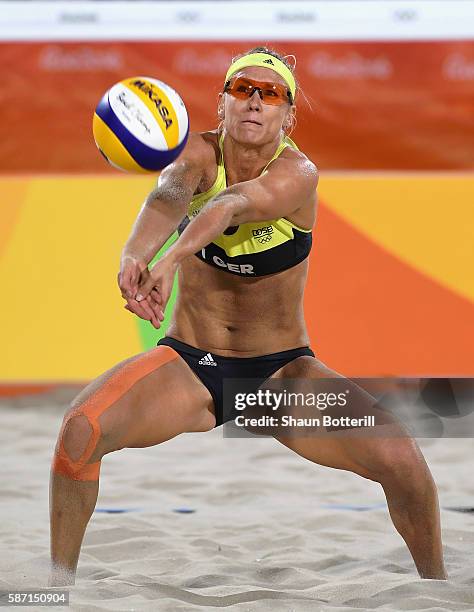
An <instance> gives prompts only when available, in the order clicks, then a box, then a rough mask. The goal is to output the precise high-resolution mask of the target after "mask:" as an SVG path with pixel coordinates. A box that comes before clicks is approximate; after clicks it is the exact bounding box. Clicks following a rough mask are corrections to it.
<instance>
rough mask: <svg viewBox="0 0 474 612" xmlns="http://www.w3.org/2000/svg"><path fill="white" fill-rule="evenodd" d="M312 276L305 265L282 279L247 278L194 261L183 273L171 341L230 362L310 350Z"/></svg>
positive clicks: (283, 274)
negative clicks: (307, 309) (306, 305)
mask: <svg viewBox="0 0 474 612" xmlns="http://www.w3.org/2000/svg"><path fill="white" fill-rule="evenodd" d="M307 271H308V261H307V260H305V261H303V262H301V263H300V264H298V265H296V266H295V267H293V268H290V269H288V270H285V271H283V272H279V273H278V274H272V275H269V276H263V277H260V278H242V277H239V276H237V275H234V274H229V273H228V272H224V271H220V270H216V269H215V268H213V267H211V266H209V265H208V264H206V263H204V262H202V261H200V260H199V259H198V258H197V257H189V258H188V259H187V260H186V261H184V262H183V264H182V265H181V267H180V269H179V272H178V278H179V292H178V299H177V301H176V305H175V309H174V312H173V318H172V322H171V325H170V327H169V328H168V331H167V335H168V336H172V337H173V338H176V339H177V340H180V341H181V342H185V343H186V344H190V345H192V346H195V347H197V348H200V349H202V350H205V351H210V352H214V353H216V354H219V355H224V356H228V357H254V356H257V355H266V354H269V353H278V352H280V351H285V350H289V349H293V348H297V347H300V346H308V345H309V338H308V335H307V331H306V325H305V321H304V313H303V293H304V287H305V282H306V276H307Z"/></svg>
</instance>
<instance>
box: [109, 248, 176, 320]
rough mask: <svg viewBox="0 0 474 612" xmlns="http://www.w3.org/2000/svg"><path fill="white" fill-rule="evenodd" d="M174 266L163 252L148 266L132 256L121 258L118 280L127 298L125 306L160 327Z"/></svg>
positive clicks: (123, 294)
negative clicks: (161, 255) (154, 262)
mask: <svg viewBox="0 0 474 612" xmlns="http://www.w3.org/2000/svg"><path fill="white" fill-rule="evenodd" d="M176 269H177V264H176V263H175V262H174V261H173V260H172V259H171V258H169V257H166V255H164V256H163V257H162V258H161V259H160V260H159V261H158V262H157V263H156V264H155V265H154V266H153V268H151V270H148V266H147V265H146V264H144V263H143V262H140V261H138V260H137V259H135V258H133V257H129V256H126V257H124V258H122V262H121V266H120V272H119V274H118V284H119V287H120V291H121V293H122V297H123V298H124V300H126V302H127V303H126V304H125V306H124V308H125V309H126V310H128V311H129V312H132V313H134V314H136V315H137V316H138V317H140V318H141V319H144V320H145V321H150V323H151V324H152V325H153V327H155V328H156V329H159V328H160V327H161V324H162V322H163V320H164V318H165V315H164V312H165V308H166V304H167V303H168V300H169V297H170V295H171V290H172V288H173V280H174V275H175V272H176Z"/></svg>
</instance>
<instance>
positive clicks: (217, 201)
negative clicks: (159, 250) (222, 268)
mask: <svg viewBox="0 0 474 612" xmlns="http://www.w3.org/2000/svg"><path fill="white" fill-rule="evenodd" d="M240 199H241V196H236V195H234V194H233V195H230V194H229V195H218V196H216V198H214V199H213V200H212V201H211V202H209V204H207V205H206V206H205V207H204V208H203V209H202V210H201V212H200V213H199V215H197V217H195V218H194V219H192V220H191V221H190V222H189V224H188V226H187V227H186V229H185V230H184V232H183V233H182V234H181V236H180V237H179V239H178V240H177V241H176V242H175V243H174V244H173V245H172V246H171V247H170V248H169V249H168V251H167V252H166V256H167V257H169V258H171V259H173V261H174V262H175V263H177V264H179V263H180V262H181V261H182V260H183V259H186V257H189V256H190V255H194V253H197V252H198V251H200V250H201V249H202V248H204V247H205V246H207V245H208V244H209V243H210V242H212V240H214V239H215V238H217V236H219V235H220V234H222V232H223V231H224V230H226V229H227V228H228V227H229V226H230V225H232V219H233V218H234V215H235V212H236V211H237V209H238V208H239V206H240V205H241V202H240Z"/></svg>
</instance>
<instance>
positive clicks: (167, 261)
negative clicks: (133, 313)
mask: <svg viewBox="0 0 474 612" xmlns="http://www.w3.org/2000/svg"><path fill="white" fill-rule="evenodd" d="M177 268H178V264H177V262H176V260H175V259H174V258H173V257H171V256H169V255H164V256H163V257H162V258H161V259H160V260H159V261H158V262H157V263H156V264H155V265H154V266H153V268H152V269H151V270H150V272H149V274H148V278H146V279H144V282H143V283H140V285H139V288H138V291H137V294H136V300H137V302H138V304H139V305H140V306H141V305H142V304H144V303H146V302H147V300H149V299H150V298H151V299H152V300H153V301H155V302H156V303H158V304H159V305H160V307H161V308H162V311H163V312H164V310H165V308H166V304H167V303H168V300H169V298H170V295H171V290H172V289H173V281H174V275H175V273H176V270H177Z"/></svg>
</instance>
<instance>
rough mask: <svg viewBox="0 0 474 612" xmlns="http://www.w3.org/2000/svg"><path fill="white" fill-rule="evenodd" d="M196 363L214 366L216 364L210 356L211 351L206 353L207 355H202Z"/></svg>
mask: <svg viewBox="0 0 474 612" xmlns="http://www.w3.org/2000/svg"><path fill="white" fill-rule="evenodd" d="M198 363H199V365H207V366H216V365H217V363H216V362H215V361H214V359H213V358H212V355H211V353H207V355H204V357H203V358H202V359H200V360H199V361H198Z"/></svg>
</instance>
